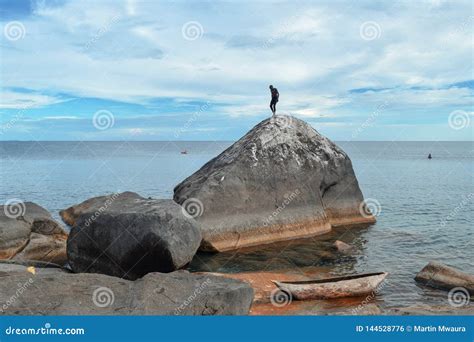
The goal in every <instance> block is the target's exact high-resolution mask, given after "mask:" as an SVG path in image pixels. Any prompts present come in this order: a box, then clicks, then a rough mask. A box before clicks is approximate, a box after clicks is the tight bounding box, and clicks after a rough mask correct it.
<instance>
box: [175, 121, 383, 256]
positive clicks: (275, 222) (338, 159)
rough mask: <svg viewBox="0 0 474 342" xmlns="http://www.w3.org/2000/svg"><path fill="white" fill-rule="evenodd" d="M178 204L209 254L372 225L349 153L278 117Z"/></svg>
mask: <svg viewBox="0 0 474 342" xmlns="http://www.w3.org/2000/svg"><path fill="white" fill-rule="evenodd" d="M174 200H175V201H176V202H177V203H179V204H181V205H182V206H183V207H184V208H186V209H187V210H188V212H189V214H190V215H191V216H193V217H195V218H196V220H198V221H199V223H200V225H201V231H202V234H203V243H202V245H201V249H202V250H208V251H226V250H233V249H237V248H241V247H246V246H253V245H259V244H266V243H272V242H276V241H283V240H289V239H296V238H304V237H310V236H315V235H318V234H323V233H327V232H329V231H330V230H331V226H332V225H349V224H358V223H373V222H375V218H374V217H373V216H372V215H371V214H370V212H367V208H366V206H365V204H364V203H363V200H364V198H363V196H362V192H361V191H360V189H359V185H358V182H357V179H356V177H355V175H354V171H353V169H352V164H351V161H350V159H349V157H348V156H347V154H346V153H344V151H342V150H341V149H340V148H339V147H338V146H336V145H335V144H334V143H333V142H331V141H330V140H329V139H327V138H325V137H323V136H322V135H321V134H319V133H318V132H317V131H316V130H314V129H313V128H312V127H311V126H310V125H309V124H307V123H306V122H304V121H302V120H299V119H296V118H294V117H291V116H282V115H279V116H276V117H275V118H271V119H266V120H264V121H262V122H261V123H259V124H258V125H257V126H255V127H254V128H253V129H252V130H251V131H249V132H248V133H247V134H246V135H245V136H244V137H242V138H241V139H240V140H239V141H237V142H236V143H234V144H233V145H232V146H230V147H229V148H228V149H226V150H225V151H224V152H222V153H221V154H220V155H218V156H217V157H215V158H214V159H212V160H211V161H209V162H208V163H207V164H205V165H204V166H203V167H202V168H201V169H200V170H198V171H197V172H196V173H194V174H193V175H191V176H190V177H188V178H187V179H185V180H184V181H183V182H181V183H180V184H178V185H177V186H176V187H175V189H174Z"/></svg>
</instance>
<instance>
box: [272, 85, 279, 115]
mask: <svg viewBox="0 0 474 342" xmlns="http://www.w3.org/2000/svg"><path fill="white" fill-rule="evenodd" d="M270 92H271V94H272V100H271V101H270V109H271V111H272V113H273V115H275V113H276V104H277V102H278V98H279V97H280V93H279V92H278V89H277V88H274V87H273V86H272V85H270Z"/></svg>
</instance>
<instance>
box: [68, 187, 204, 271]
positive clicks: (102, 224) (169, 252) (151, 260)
mask: <svg viewBox="0 0 474 342" xmlns="http://www.w3.org/2000/svg"><path fill="white" fill-rule="evenodd" d="M66 212H68V214H67V217H68V218H70V222H73V223H74V224H75V225H74V227H73V228H72V229H71V232H70V235H69V239H68V243H67V255H68V261H69V265H70V266H71V268H72V269H73V271H74V272H78V273H79V272H89V273H103V274H108V275H113V276H117V277H123V278H127V279H136V278H139V277H142V276H143V275H145V274H147V273H149V272H172V271H174V270H177V269H179V268H182V267H183V266H185V265H186V264H188V263H189V262H190V261H191V259H192V258H193V256H194V254H195V253H196V251H197V249H198V247H199V245H200V242H201V233H200V231H199V228H198V226H197V223H196V222H195V220H193V219H192V218H189V217H187V216H185V215H184V214H183V209H182V208H181V207H180V206H179V205H178V204H176V203H175V202H173V201H172V200H157V199H146V198H143V197H141V196H139V195H137V194H134V193H123V194H117V195H111V196H102V197H98V198H93V199H90V200H87V201H85V202H83V203H81V204H79V205H77V206H74V207H72V208H69V209H67V210H66ZM64 215H65V214H64V213H63V217H64Z"/></svg>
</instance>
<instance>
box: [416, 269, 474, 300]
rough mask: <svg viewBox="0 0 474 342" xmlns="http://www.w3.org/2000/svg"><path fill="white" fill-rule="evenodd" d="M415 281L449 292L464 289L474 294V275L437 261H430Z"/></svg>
mask: <svg viewBox="0 0 474 342" xmlns="http://www.w3.org/2000/svg"><path fill="white" fill-rule="evenodd" d="M415 280H416V281H417V282H419V283H421V284H424V285H427V286H430V287H434V288H438V289H442V290H448V291H449V290H451V289H453V288H455V287H463V288H465V289H466V291H468V292H469V293H470V294H474V275H471V274H468V273H464V272H461V271H459V270H457V269H455V268H453V267H450V266H447V265H444V264H442V263H440V262H437V261H430V262H429V263H428V265H426V266H425V267H423V269H422V270H421V271H420V272H419V273H418V274H417V275H416V277H415Z"/></svg>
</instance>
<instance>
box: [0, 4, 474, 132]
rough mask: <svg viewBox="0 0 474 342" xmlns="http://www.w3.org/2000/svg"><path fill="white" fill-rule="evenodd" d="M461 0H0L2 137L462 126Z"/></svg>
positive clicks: (467, 49)
mask: <svg viewBox="0 0 474 342" xmlns="http://www.w3.org/2000/svg"><path fill="white" fill-rule="evenodd" d="M473 25H474V12H473V2H472V1H470V0H467V1H462V0H456V1H442V0H436V1H435V0H429V1H428V0H419V1H411V0H407V1H397V0H393V1H288V2H286V1H238V2H237V1H226V2H219V1H179V0H173V1H151V0H147V1H138V0H137V1H134V0H128V1H125V0H124V1H121V0H114V1H104V0H102V1H99V0H97V1H92V0H86V1H68V0H51V1H24V0H9V1H6V0H0V26H1V32H0V34H1V40H0V62H1V63H0V76H1V77H0V116H1V122H0V140H38V141H39V140H188V141H190V140H226V141H229V140H236V139H238V138H239V137H241V136H242V135H243V134H245V133H246V132H247V131H248V130H249V129H251V128H252V127H253V126H254V125H255V124H257V123H258V122H260V121H261V120H263V119H265V118H266V117H268V116H269V115H271V112H270V109H269V107H268V106H269V101H270V92H269V89H268V86H269V84H273V85H274V86H275V87H277V89H278V90H279V92H280V102H279V103H278V105H277V113H279V114H290V115H293V116H295V117H297V118H300V119H303V120H305V121H307V122H309V123H310V124H311V125H312V126H313V127H314V128H315V129H316V130H318V131H319V132H320V133H322V134H324V135H326V136H327V137H329V138H330V139H333V140H338V141H351V140H353V141H359V140H362V141H364V140H389V141H394V140H409V141H410V140H435V141H440V140H454V141H457V140H470V141H472V140H473V138H474V126H473V122H474V116H473V114H474V110H473V92H474V80H473V79H474V75H473V59H474V58H473V57H474V56H473Z"/></svg>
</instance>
